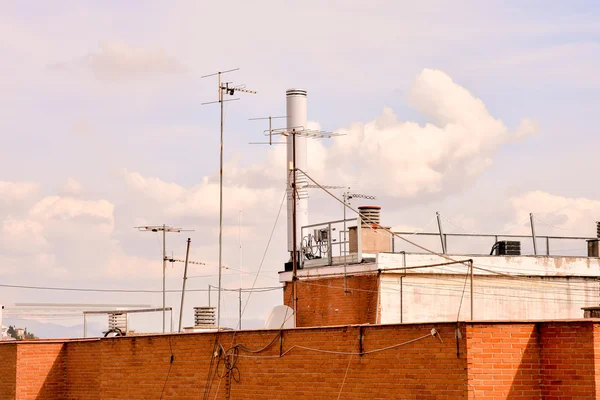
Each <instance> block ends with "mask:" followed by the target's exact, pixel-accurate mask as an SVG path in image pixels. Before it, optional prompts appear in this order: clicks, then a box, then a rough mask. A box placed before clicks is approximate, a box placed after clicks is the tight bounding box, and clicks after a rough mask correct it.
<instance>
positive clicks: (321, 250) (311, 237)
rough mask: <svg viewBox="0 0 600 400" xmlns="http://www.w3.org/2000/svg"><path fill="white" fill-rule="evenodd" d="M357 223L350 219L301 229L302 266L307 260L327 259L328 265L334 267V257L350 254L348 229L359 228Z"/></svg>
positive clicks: (355, 220)
mask: <svg viewBox="0 0 600 400" xmlns="http://www.w3.org/2000/svg"><path fill="white" fill-rule="evenodd" d="M357 222H358V219H357V218H350V219H345V220H344V219H339V220H335V221H326V222H321V223H318V224H311V225H306V226H303V227H301V228H300V235H301V237H302V243H301V255H302V264H303V263H304V261H306V260H313V259H326V260H327V265H333V263H334V257H341V256H344V255H346V256H347V255H348V254H350V239H349V234H348V233H349V229H348V227H349V226H350V225H352V226H357ZM341 263H343V261H341Z"/></svg>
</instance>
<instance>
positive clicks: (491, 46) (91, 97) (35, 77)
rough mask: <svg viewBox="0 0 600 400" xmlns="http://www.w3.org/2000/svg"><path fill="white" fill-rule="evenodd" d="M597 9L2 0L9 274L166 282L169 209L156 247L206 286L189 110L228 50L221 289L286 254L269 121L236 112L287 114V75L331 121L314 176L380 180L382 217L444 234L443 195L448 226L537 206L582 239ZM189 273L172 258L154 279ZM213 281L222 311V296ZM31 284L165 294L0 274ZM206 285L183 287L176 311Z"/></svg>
mask: <svg viewBox="0 0 600 400" xmlns="http://www.w3.org/2000/svg"><path fill="white" fill-rule="evenodd" d="M599 14H600V9H599V8H598V5H597V4H596V2H594V1H573V2H547V1H486V2H480V1H371V2H360V1H331V2H327V3H324V2H318V1H304V2H300V3H298V2H288V1H256V2H240V1H237V2H236V1H222V2H212V3H209V2H197V1H186V0H178V1H172V2H165V1H144V2H136V1H133V2H121V1H103V2H92V1H62V2H43V3H41V2H36V1H20V2H6V4H3V12H2V15H0V38H1V39H0V54H2V56H1V57H2V62H1V63H0V90H1V92H2V94H3V96H2V97H0V102H1V104H0V132H1V133H0V135H1V139H2V146H0V171H1V175H0V205H1V207H0V235H1V238H2V239H1V240H0V281H1V282H2V283H4V284H9V285H29V286H46V287H67V288H79V289H82V288H83V289H85V288H95V289H150V290H160V288H161V272H162V268H161V257H162V256H161V246H162V245H161V242H160V236H159V234H157V233H151V232H138V231H137V230H135V229H134V227H135V226H139V225H145V224H163V223H164V224H167V225H170V226H175V227H181V228H184V229H189V230H193V231H190V232H181V233H169V234H168V237H167V251H168V252H169V254H172V255H173V256H175V257H176V258H183V257H184V256H185V242H186V239H187V238H188V237H189V238H191V251H190V258H191V259H193V260H196V261H201V262H205V263H206V265H205V266H201V265H192V266H191V268H190V275H191V276H195V278H192V279H190V280H189V281H188V288H191V289H202V290H204V289H206V288H208V286H209V285H216V284H217V278H216V276H215V275H216V274H217V264H218V262H217V239H218V236H217V235H218V161H219V159H218V154H219V109H218V105H201V103H204V102H210V101H215V100H217V82H216V79H214V78H206V79H203V78H202V76H203V75H206V74H211V73H213V72H216V71H219V70H227V69H232V68H240V70H239V71H236V72H232V73H230V74H228V75H227V79H228V80H230V81H232V82H234V84H236V85H241V84H244V85H246V87H247V88H248V89H252V90H256V91H257V92H258V93H257V94H256V95H251V94H243V95H240V97H241V100H240V101H236V102H230V103H227V105H226V108H225V110H226V113H225V144H224V145H225V153H224V157H225V170H224V174H225V187H224V222H225V229H224V265H225V266H227V268H228V269H227V270H225V272H224V274H225V275H224V286H225V287H227V288H232V289H234V288H239V287H240V285H242V286H243V287H251V286H252V285H253V284H255V285H256V286H258V287H270V286H277V285H279V283H278V278H277V271H280V270H281V269H282V267H283V263H284V262H285V261H287V255H286V251H285V250H286V249H285V211H283V213H282V216H280V218H279V219H278V223H277V224H275V221H276V219H277V214H278V210H279V209H280V204H281V199H282V197H283V195H284V191H285V161H284V160H285V156H284V149H283V148H282V147H280V146H272V147H268V146H258V145H250V144H249V142H253V141H261V140H263V138H262V132H263V130H264V129H266V128H267V125H266V124H265V122H264V121H249V118H253V117H265V116H268V115H273V116H277V115H283V114H284V113H285V90H286V89H288V88H292V87H293V88H303V89H306V90H307V92H308V117H309V120H310V121H311V124H312V125H313V126H315V127H319V128H320V129H324V130H328V131H335V132H340V133H343V134H344V136H341V137H339V138H335V139H329V140H323V141H311V142H310V143H309V149H308V152H309V161H308V166H309V167H308V169H309V171H308V172H309V173H311V174H313V175H314V177H315V178H316V179H318V180H319V181H320V182H322V183H324V184H327V185H338V186H345V187H348V186H350V187H351V188H352V190H353V191H359V192H363V193H368V194H372V195H375V196H377V197H378V199H377V202H376V204H379V205H381V206H382V207H383V209H382V221H383V223H385V224H388V225H390V226H393V227H395V228H397V229H402V230H408V231H414V230H419V229H423V228H427V230H435V228H436V227H435V225H432V224H431V221H432V218H433V217H434V216H435V212H436V211H439V212H440V213H441V215H442V216H443V217H444V224H445V231H446V232H464V231H470V232H490V233H493V232H498V231H509V232H512V233H527V232H528V230H529V225H528V219H529V213H534V215H535V216H536V217H537V220H536V221H537V224H538V226H537V227H536V230H537V233H538V234H540V235H545V234H554V235H585V236H594V235H595V221H597V220H600V200H599V198H600V186H599V185H597V184H596V183H595V181H596V179H595V175H596V170H597V165H598V163H597V161H596V160H597V149H598V148H599V147H600V139H599V137H598V135H597V134H596V129H597V126H598V125H600V115H599V114H598V113H597V112H596V110H597V109H598V108H599V107H600V96H599V93H600V75H599V74H598V72H597V71H599V70H600V23H598V22H599V21H598V18H599ZM336 194H338V195H340V194H341V190H338V191H336ZM369 204H375V203H373V202H371V203H369ZM309 208H310V211H309V212H310V217H309V220H310V222H311V223H314V222H320V221H323V220H332V219H339V218H341V216H342V209H341V208H340V206H339V205H336V204H335V202H334V201H333V200H332V199H331V198H328V197H327V196H326V195H324V194H323V193H318V192H316V191H311V193H310V199H309ZM274 225H275V227H274ZM271 231H273V232H274V234H273V239H272V240H271V242H270V245H269V246H268V247H267V243H268V242H269V237H270V234H271ZM571 247H572V245H571ZM565 251H571V249H570V248H569V249H565ZM483 252H485V250H483ZM264 254H266V256H265V261H264V263H262V266H261V259H262V258H263V256H264ZM259 266H260V268H261V270H260V274H259V275H258V278H257V280H256V283H255V282H254V280H255V276H256V275H255V274H256V272H257V271H258V269H259ZM240 270H242V271H243V273H242V274H240V272H239V271H240ZM181 278H182V264H181V263H176V264H174V265H173V266H171V265H169V267H168V268H167V287H168V288H169V289H178V288H179V287H180V286H181V282H182V280H181ZM213 294H214V292H213ZM223 298H224V306H223V316H224V317H225V318H228V319H229V320H235V318H237V313H238V298H237V294H236V293H234V292H228V293H226V294H224V295H223ZM214 301H215V298H213V299H212V302H213V304H214ZM246 301H247V304H248V306H247V308H246V311H245V312H244V319H246V320H248V321H250V320H252V321H261V320H264V319H265V318H266V316H267V315H268V313H269V311H270V309H271V308H272V307H273V306H275V305H278V304H281V302H282V296H281V291H278V290H274V291H270V292H264V293H255V294H253V295H252V296H251V297H250V299H249V300H248V296H247V295H244V298H243V302H244V304H245V303H246ZM45 302H52V303H57V302H62V303H103V304H122V305H124V304H146V305H151V306H160V305H161V295H160V293H152V294H148V293H145V294H144V293H119V294H117V293H98V292H85V291H83V292H65V291H52V290H31V289H16V288H6V287H4V288H3V287H0V304H5V305H7V309H8V308H10V305H14V304H19V303H45ZM167 303H168V304H167V305H168V306H173V307H176V308H177V307H178V304H179V295H178V294H177V293H170V294H169V295H168V296H167ZM207 303H208V297H207V293H205V292H190V293H189V296H186V306H185V308H184V325H186V324H188V325H189V324H191V322H192V307H193V306H200V305H206V304H207ZM24 314H25V315H24ZM176 314H178V313H177V312H176ZM7 315H9V316H11V315H12V316H17V315H16V314H15V313H14V312H13V314H11V313H10V312H8V311H7ZM19 316H20V317H29V318H33V319H40V318H39V313H35V312H34V311H31V312H29V314H27V312H24V313H21V314H19ZM175 320H176V319H175ZM44 321H50V322H52V323H58V324H63V325H68V326H73V325H76V324H81V322H82V321H81V318H73V317H71V318H70V319H65V317H64V315H59V313H56V314H54V315H53V316H52V317H48V318H46V319H44ZM100 322H102V321H100ZM139 327H140V329H142V328H143V329H149V330H158V329H159V328H160V321H159V317H157V316H156V315H154V316H148V317H147V318H146V319H145V320H144V322H140V323H139Z"/></svg>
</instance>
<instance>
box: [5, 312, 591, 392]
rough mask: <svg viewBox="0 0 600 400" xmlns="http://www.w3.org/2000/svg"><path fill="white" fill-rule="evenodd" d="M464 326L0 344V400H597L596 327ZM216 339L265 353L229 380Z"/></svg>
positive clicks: (247, 355)
mask: <svg viewBox="0 0 600 400" xmlns="http://www.w3.org/2000/svg"><path fill="white" fill-rule="evenodd" d="M434 327H435V328H436V329H437V330H438V332H439V333H440V338H438V337H433V336H431V335H430V331H431V329H432V328H434ZM458 327H459V329H460V332H461V335H462V338H459V339H456V336H455V332H456V329H457V324H455V323H446V324H404V325H364V326H362V327H360V326H338V327H318V328H298V329H292V330H284V331H282V334H281V338H280V337H279V336H278V331H274V330H262V331H238V332H234V331H228V332H222V333H220V334H218V336H217V335H216V334H214V333H202V334H181V335H157V336H137V337H124V338H111V339H102V340H87V341H65V342H63V343H60V342H57V343H54V342H53V343H47V342H43V341H40V342H20V343H18V344H15V343H11V344H8V343H6V344H5V343H2V344H0V359H2V361H3V363H1V364H2V366H0V371H2V372H4V373H3V374H2V375H0V399H2V400H5V399H6V400H11V399H19V400H22V399H46V400H54V399H56V400H59V399H60V400H62V399H69V400H73V399H93V400H96V399H97V400H101V399H103V400H104V399H106V400H109V399H110V400H114V399H132V400H137V399H139V400H141V399H160V398H161V396H162V399H165V400H166V399H170V400H175V399H192V398H195V399H198V398H204V395H205V392H206V394H207V395H208V397H209V398H211V399H212V398H218V399H225V398H231V399H236V398H237V399H242V398H253V399H284V398H285V399H332V398H334V399H335V398H338V396H339V398H343V399H370V398H378V399H398V398H400V399H511V400H514V399H548V400H549V399H586V398H588V399H592V398H596V395H597V392H598V389H599V385H598V377H599V376H600V374H599V372H600V371H599V369H600V364H598V362H597V361H598V360H599V358H600V357H599V356H598V350H599V349H600V346H599V344H600V342H599V335H600V322H599V321H596V320H594V321H590V320H580V321H565V322H538V323H533V322H523V323H519V322H501V323H477V322H472V323H460V324H459V325H458ZM361 333H362V337H363V339H362V343H361V341H360V340H359V337H360V336H361V335H360V334H361ZM415 339H418V340H415ZM216 340H218V342H219V343H220V344H221V345H222V346H223V348H224V349H230V348H231V347H232V346H233V345H235V344H242V345H243V346H245V348H247V349H249V350H257V349H263V348H264V349H263V350H261V351H260V352H257V353H253V352H249V351H240V353H239V354H240V356H239V357H237V361H236V362H235V363H234V364H235V366H234V368H233V369H232V371H234V373H233V375H232V376H233V377H235V378H236V379H231V381H230V380H229V379H228V378H227V376H226V374H224V371H225V369H224V363H223V362H216V359H215V358H214V357H213V354H214V349H215V347H214V346H215V342H216ZM396 345H398V346H396ZM315 349H316V350H320V351H314V350H315ZM374 349H386V350H384V351H379V352H373V353H370V352H371V351H372V350H374ZM361 350H362V353H363V355H362V356H361V355H358V354H352V355H351V354H347V353H359V352H360V351H361ZM282 353H283V356H282V357H281V356H280V354H282ZM171 354H172V355H173V363H171V362H170V360H171ZM10 360H13V361H14V360H16V369H15V368H14V366H15V363H14V362H13V363H10V362H4V361H10ZM232 360H233V359H232ZM211 364H212V367H213V368H212V373H209V372H210V371H211ZM11 365H12V367H11ZM217 365H218V368H217V370H218V374H215V368H214V367H216V366H217ZM15 371H16V376H15ZM223 375H225V378H220V376H223ZM238 378H239V379H238ZM209 383H210V385H209ZM163 388H164V392H163Z"/></svg>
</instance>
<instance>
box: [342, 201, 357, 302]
mask: <svg viewBox="0 0 600 400" xmlns="http://www.w3.org/2000/svg"><path fill="white" fill-rule="evenodd" d="M346 201H347V192H344V296H346V293H347V291H348V285H347V279H346V269H347V267H348V261H347V260H346V254H347V251H346V241H347V240H348V233H347V232H346ZM357 229H358V228H357Z"/></svg>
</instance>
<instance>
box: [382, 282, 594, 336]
mask: <svg viewBox="0 0 600 400" xmlns="http://www.w3.org/2000/svg"><path fill="white" fill-rule="evenodd" d="M400 276H401V275H400V274H394V273H387V274H382V276H381V284H380V306H381V321H380V322H381V323H384V324H385V323H398V322H401V321H402V322H435V321H456V320H457V319H458V320H461V321H465V320H469V319H471V296H470V281H469V278H468V276H467V277H466V278H467V279H465V276H456V275H454V276H448V275H447V274H423V275H417V274H407V275H405V276H404V277H402V279H400ZM400 281H402V285H401V284H400ZM463 289H464V296H463ZM599 289H600V284H599V282H598V281H597V280H596V279H595V278H566V277H554V278H547V277H533V278H527V279H517V280H515V279H512V278H505V277H497V276H481V275H479V276H477V275H476V276H475V277H474V280H473V319H475V320H523V319H567V318H583V311H582V310H581V307H586V306H594V305H598V304H600V295H599ZM400 293H402V316H401V310H400ZM461 297H462V305H460V303H461ZM459 305H460V317H458V310H459ZM457 317H458V318H457Z"/></svg>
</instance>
